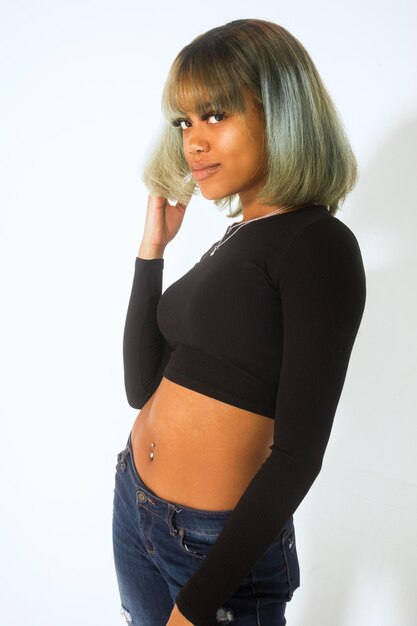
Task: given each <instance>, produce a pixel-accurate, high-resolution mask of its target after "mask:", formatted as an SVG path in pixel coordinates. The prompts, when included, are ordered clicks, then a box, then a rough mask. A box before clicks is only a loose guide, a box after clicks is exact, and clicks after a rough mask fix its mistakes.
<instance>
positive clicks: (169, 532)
mask: <svg viewBox="0 0 417 626" xmlns="http://www.w3.org/2000/svg"><path fill="white" fill-rule="evenodd" d="M231 512H232V510H223V511H206V510H203V509H196V508H191V507H188V506H184V505H182V504H178V503H175V502H168V501H167V500H164V499H163V498H160V497H159V496H157V495H156V494H155V493H154V492H153V491H152V490H151V489H149V487H147V486H146V485H145V484H144V483H143V481H142V479H141V477H140V476H139V473H138V471H137V468H136V466H135V463H134V459H133V453H132V447H131V436H130V434H129V437H128V440H127V444H126V447H125V448H124V449H123V450H122V451H121V452H119V454H118V455H117V464H116V473H115V488H114V499H113V527H112V530H113V553H114V563H115V569H116V576H117V583H118V587H119V594H120V600H121V614H122V616H123V617H124V619H125V620H126V623H127V624H129V625H130V624H131V625H132V626H166V623H167V622H168V619H169V616H170V614H171V611H172V609H173V606H174V604H175V598H176V596H177V595H178V593H179V591H180V590H181V589H182V587H183V586H184V585H185V583H186V582H187V580H188V579H189V578H190V577H191V576H192V574H193V573H194V571H195V570H196V569H197V568H198V566H199V565H200V563H201V562H202V559H204V558H205V557H206V555H207V554H208V552H209V550H210V547H211V546H212V545H213V543H214V542H215V541H216V539H217V537H218V536H219V534H220V532H221V530H222V528H223V525H224V524H225V522H226V520H227V518H228V516H229V515H230V513H231ZM299 586H300V570H299V563H298V556H297V550H296V543H295V530H294V522H293V517H291V519H290V520H289V521H288V522H287V524H286V525H285V527H284V528H283V530H282V532H281V533H280V534H279V535H278V536H277V538H276V539H275V541H274V542H273V543H272V544H271V545H270V546H269V548H268V549H267V551H266V552H265V553H264V555H263V556H262V557H261V559H260V560H259V561H258V562H257V563H256V564H255V565H254V567H253V568H252V569H251V570H250V572H249V573H248V575H247V576H245V577H244V579H243V580H242V582H241V584H240V585H239V587H238V588H237V589H236V590H235V592H234V593H233V594H232V596H230V598H228V600H227V602H226V603H225V604H224V606H222V607H218V609H217V615H216V619H217V621H218V623H219V624H232V626H284V625H285V624H286V623H287V621H286V619H285V616H284V614H285V608H286V603H287V602H288V601H289V600H291V598H292V595H293V593H294V590H295V589H297V587H299Z"/></svg>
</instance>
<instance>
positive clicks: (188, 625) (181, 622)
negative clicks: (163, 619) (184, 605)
mask: <svg viewBox="0 0 417 626" xmlns="http://www.w3.org/2000/svg"><path fill="white" fill-rule="evenodd" d="M166 626H193V624H192V622H189V621H188V619H187V618H186V617H184V615H183V614H182V613H181V612H180V610H179V608H178V607H177V605H176V604H175V605H174V608H173V609H172V612H171V615H170V617H169V620H168V621H167V624H166Z"/></svg>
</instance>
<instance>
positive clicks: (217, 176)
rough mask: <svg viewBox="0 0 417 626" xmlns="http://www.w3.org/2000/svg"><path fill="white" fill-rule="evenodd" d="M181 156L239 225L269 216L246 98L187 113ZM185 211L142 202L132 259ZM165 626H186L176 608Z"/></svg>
mask: <svg viewBox="0 0 417 626" xmlns="http://www.w3.org/2000/svg"><path fill="white" fill-rule="evenodd" d="M181 128H182V136H183V149H184V156H185V158H186V160H187V163H188V164H189V167H190V169H191V170H192V169H193V165H194V163H197V162H198V161H200V160H201V161H205V162H210V163H220V168H219V169H218V170H217V172H215V173H214V174H212V175H211V176H209V177H208V178H206V179H203V180H200V182H199V186H200V191H201V193H202V195H203V196H204V197H205V198H207V199H209V200H215V199H218V198H223V197H225V196H228V195H232V194H238V195H239V198H240V201H241V204H242V210H243V221H246V220H249V219H253V218H256V217H261V216H262V215H266V214H267V213H270V212H271V211H273V210H274V209H276V208H279V205H278V206H276V207H272V206H270V205H263V204H262V203H260V202H259V200H257V199H256V198H255V195H256V193H258V192H259V190H260V189H261V187H262V184H263V182H264V180H265V175H266V170H265V165H264V163H265V159H264V118H263V113H262V109H261V108H260V107H259V105H258V104H257V103H256V102H255V100H254V99H253V97H252V96H251V95H250V94H249V93H247V94H246V114H245V115H233V116H232V115H231V116H227V114H226V115H225V116H223V115H220V114H216V113H215V114H213V115H210V116H209V117H206V119H201V118H199V117H198V116H197V115H196V114H195V113H193V112H192V111H187V118H185V119H184V120H183V121H182V122H181ZM186 208H187V207H186V206H185V205H182V204H180V203H178V204H177V205H176V206H171V205H170V204H169V203H168V202H167V200H166V198H163V197H160V196H153V195H149V196H148V206H147V212H146V219H145V228H144V233H143V238H142V242H141V245H140V248H139V252H138V256H139V257H142V258H149V259H151V258H160V257H161V256H162V255H163V252H164V250H165V247H166V246H167V244H168V243H169V242H170V241H171V240H172V239H173V238H174V237H175V235H176V234H177V233H178V231H179V229H180V227H181V224H182V222H183V219H184V215H185V211H186ZM166 626H192V622H190V621H189V620H187V619H186V617H184V615H183V614H182V613H181V612H180V610H179V609H178V607H177V605H176V604H175V605H174V608H173V610H172V612H171V615H170V617H169V620H168V622H167V624H166Z"/></svg>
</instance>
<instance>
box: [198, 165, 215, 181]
mask: <svg viewBox="0 0 417 626" xmlns="http://www.w3.org/2000/svg"><path fill="white" fill-rule="evenodd" d="M220 167H221V166H220V163H207V164H206V165H204V164H202V163H198V164H197V163H196V164H194V165H193V176H194V178H195V179H196V180H203V179H204V178H207V177H208V176H211V175H212V174H214V173H215V172H217V170H218V169H219V168H220Z"/></svg>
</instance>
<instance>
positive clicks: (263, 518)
mask: <svg viewBox="0 0 417 626" xmlns="http://www.w3.org/2000/svg"><path fill="white" fill-rule="evenodd" d="M275 288H276V290H277V294H278V296H279V298H280V299H281V308H282V319H283V353H282V359H281V364H280V378H279V384H278V388H277V394H276V405H275V424H274V438H273V444H272V445H271V446H270V448H271V454H270V455H269V457H268V458H267V459H266V461H265V462H264V463H263V464H262V465H261V467H260V469H259V470H258V471H257V473H256V474H255V476H254V477H253V479H252V480H251V481H250V483H249V485H248V486H247V488H246V490H245V491H244V493H243V494H242V496H241V497H240V499H239V501H238V503H237V505H236V507H235V509H234V510H233V511H232V513H231V515H230V517H229V518H228V520H227V522H226V524H225V526H224V527H223V529H222V532H221V533H220V535H219V537H218V538H217V540H216V542H215V543H214V544H213V546H212V548H211V549H210V551H209V553H208V554H207V556H206V558H205V559H204V561H202V563H201V565H200V566H199V567H198V568H197V570H196V571H195V572H194V574H193V575H192V576H191V578H190V579H189V580H188V581H187V583H186V585H185V586H184V587H183V588H182V590H181V591H180V592H179V594H178V595H177V598H176V603H177V606H178V608H179V610H180V611H181V612H182V613H183V615H185V617H186V618H187V619H188V620H189V621H191V622H192V623H193V624H195V625H196V626H208V625H210V624H217V621H216V610H217V608H219V607H221V606H222V605H223V604H224V603H225V602H226V601H227V599H228V598H229V597H230V595H231V594H232V593H233V592H234V591H235V589H236V588H237V587H238V586H239V585H240V583H241V581H242V580H243V579H244V577H245V576H246V575H247V574H248V573H249V571H250V570H251V569H252V567H254V566H255V564H256V563H257V561H258V560H259V559H260V558H261V557H262V556H263V554H264V553H265V551H266V550H267V549H268V547H269V546H270V545H271V544H272V543H273V541H274V540H275V539H276V537H277V535H278V534H279V533H280V532H281V530H282V528H283V527H284V525H285V523H286V522H287V521H288V520H289V519H290V517H291V515H293V513H294V512H295V510H296V509H297V508H298V506H299V505H300V503H301V502H302V500H303V499H304V497H305V496H306V494H307V493H308V491H309V489H310V487H311V485H312V484H313V482H314V481H315V479H316V477H317V475H318V474H319V472H320V469H321V467H322V461H323V456H324V453H325V449H326V446H327V443H328V440H329V437H330V432H331V428H332V424H333V420H334V416H335V413H336V408H337V405H338V402H339V398H340V395H341V392H342V388H343V385H344V381H345V377H346V373H347V368H348V363H349V359H350V355H351V351H352V348H353V344H354V341H355V338H356V335H357V332H358V329H359V326H360V322H361V319H362V315H363V311H364V307H365V300H366V279H365V273H364V267H363V263H362V257H361V253H360V249H359V245H358V242H357V240H356V238H355V236H354V235H353V233H352V231H351V230H350V229H349V228H348V227H347V226H346V225H345V224H344V223H343V222H341V221H340V220H337V219H327V218H326V219H319V220H316V221H315V222H313V223H310V224H309V225H308V226H306V227H304V229H302V230H301V231H300V232H299V233H298V234H297V235H296V236H295V238H294V240H293V241H292V242H291V244H290V246H289V248H288V251H287V253H286V255H285V256H284V259H283V262H282V263H281V267H280V268H278V269H277V273H276V285H275Z"/></svg>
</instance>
